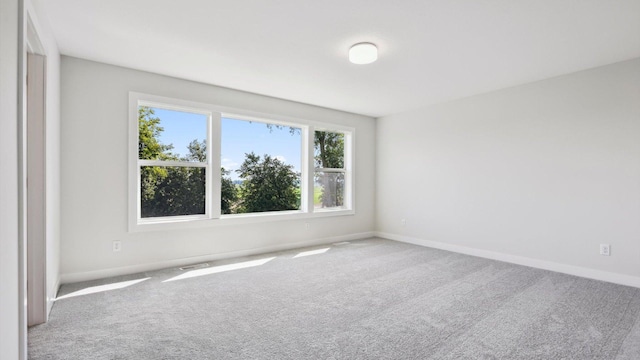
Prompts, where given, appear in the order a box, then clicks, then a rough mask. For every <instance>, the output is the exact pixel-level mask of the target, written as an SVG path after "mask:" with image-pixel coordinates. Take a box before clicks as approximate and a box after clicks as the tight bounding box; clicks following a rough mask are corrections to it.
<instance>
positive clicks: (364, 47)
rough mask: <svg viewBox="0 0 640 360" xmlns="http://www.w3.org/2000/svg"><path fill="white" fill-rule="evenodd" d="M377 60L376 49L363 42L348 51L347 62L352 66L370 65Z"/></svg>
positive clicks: (373, 45)
mask: <svg viewBox="0 0 640 360" xmlns="http://www.w3.org/2000/svg"><path fill="white" fill-rule="evenodd" d="M377 59H378V48H377V47H376V45H375V44H372V43H368V42H363V43H358V44H355V45H353V46H352V47H351V48H350V49H349V61H351V62H352V63H354V64H358V65H364V64H371V63H372V62H374V61H376V60H377Z"/></svg>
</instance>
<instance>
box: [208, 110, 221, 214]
mask: <svg viewBox="0 0 640 360" xmlns="http://www.w3.org/2000/svg"><path fill="white" fill-rule="evenodd" d="M221 147H222V114H221V113H219V112H214V113H212V114H211V122H210V128H209V143H208V144H207V149H208V150H207V152H208V154H207V156H208V159H209V164H210V169H211V171H209V173H210V176H208V177H207V190H208V191H209V195H208V196H207V198H208V200H209V201H210V202H211V204H210V209H211V213H210V214H211V215H210V216H211V217H212V218H214V219H218V218H220V216H221V214H222V209H221V206H222V174H221V173H220V171H221V168H222V159H221V152H222V150H221Z"/></svg>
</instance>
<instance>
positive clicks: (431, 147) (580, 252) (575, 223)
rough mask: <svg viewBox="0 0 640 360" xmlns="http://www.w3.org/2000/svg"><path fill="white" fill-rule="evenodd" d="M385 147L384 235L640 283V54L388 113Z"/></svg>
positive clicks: (380, 128)
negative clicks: (603, 248)
mask: <svg viewBox="0 0 640 360" xmlns="http://www.w3.org/2000/svg"><path fill="white" fill-rule="evenodd" d="M377 145H378V147H377V191H376V194H377V230H378V231H379V232H380V233H381V234H382V235H383V236H386V237H389V238H395V239H399V240H404V241H411V242H415V243H423V244H428V245H430V246H436V247H442V248H449V249H453V250H459V251H463V252H468V253H475V254H478V255H483V256H488V257H495V258H501V259H505V260H510V261H515V262H521V263H525V264H528V265H535V266H538V265H539V266H541V267H547V268H552V269H554V270H560V271H565V272H570V273H576V274H581V275H585V276H591V277H596V278H598V277H600V278H604V279H607V280H610V281H617V282H623V283H629V284H635V285H636V286H640V278H639V277H640V59H635V60H631V61H626V62H622V63H618V64H614V65H610V66H605V67H600V68H596V69H592V70H588V71H582V72H578V73H574V74H570V75H566V76H561V77H557V78H553V79H549V80H544V81H540V82H536V83H532V84H528V85H523V86H518V87H514V88H509V89H505V90H501V91H496V92H492V93H488V94H484V95H479V96H474V97H470V98H465V99H462V100H458V101H452V102H448V103H444V104H440V105H436V106H431V107H426V108H423V109H419V110H415V111H411V112H406V113H402V114H398V115H394V116H388V117H384V118H381V119H378V123H377ZM401 219H406V225H405V226H402V224H401ZM600 243H608V244H611V256H610V257H605V256H600V255H599V254H598V251H599V244H600ZM527 259H529V260H533V261H529V260H527Z"/></svg>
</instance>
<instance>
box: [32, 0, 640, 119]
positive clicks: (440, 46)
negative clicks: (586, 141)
mask: <svg viewBox="0 0 640 360" xmlns="http://www.w3.org/2000/svg"><path fill="white" fill-rule="evenodd" d="M42 3H43V5H44V6H45V8H46V11H47V13H48V15H49V21H50V23H51V26H52V28H53V31H54V34H55V37H56V39H57V41H58V46H59V48H60V51H61V53H62V54H65V55H70V56H75V57H80V58H85V59H90V60H95V61H100V62H105V63H109V64H115V65H121V66H126V67H129V68H134V69H140V70H146V71H151V72H155V73H159V74H165V75H170V76H175V77H179V78H184V79H189V80H195V81H200V82H204V83H209V84H214V85H220V86H225V87H229V88H233V89H240V90H245V91H250V92H254V93H258V94H264V95H270V96H274V97H278V98H283V99H289V100H294V101H299V102H303V103H308V104H314V105H319V106H324V107H328V108H334V109H339V110H344V111H349V112H354V113H359V114H365V115H370V116H376V117H378V116H383V115H388V114H392V113H397V112H401V111H405V110H409V109H414V108H418V107H422V106H426V105H430V104H433V103H437V102H442V101H445V100H450V99H455V98H460V97H464V96H469V95H473V94H478V93H483V92H487V91H492V90H496V89H500V88H504V87H509V86H513V85H518V84H522V83H526V82H531V81H536V80H541V79H545V78H549V77H552V76H557V75H560V74H565V73H569V72H574V71H578V70H583V69H587V68H592V67H596V66H600V65H605V64H609V63H613V62H617V61H622V60H627V59H631V58H635V57H640V0H455V1H454V0H396V1H391V0H321V1H319V0H313V1H312V0H272V1H265V0H229V1H216V0H180V1H175V0H110V1H105V0H49V1H42ZM363 41H368V42H373V43H375V44H377V45H378V48H379V59H378V61H377V62H375V63H373V64H370V65H353V64H351V63H349V61H348V59H347V50H348V48H349V46H350V45H352V44H354V43H357V42H363Z"/></svg>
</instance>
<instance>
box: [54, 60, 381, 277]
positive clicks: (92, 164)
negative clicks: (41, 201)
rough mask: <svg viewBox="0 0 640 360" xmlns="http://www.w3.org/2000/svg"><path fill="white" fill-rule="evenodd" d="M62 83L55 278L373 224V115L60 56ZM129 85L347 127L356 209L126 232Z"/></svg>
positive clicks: (363, 231)
mask: <svg viewBox="0 0 640 360" xmlns="http://www.w3.org/2000/svg"><path fill="white" fill-rule="evenodd" d="M61 89H62V92H61V93H62V133H61V138H62V148H61V155H62V208H61V214H62V247H61V272H62V274H63V275H62V279H63V282H67V281H77V280H83V279H90V278H99V277H103V276H106V275H114V274H120V273H127V272H133V271H140V270H145V269H152V268H158V267H163V266H167V265H168V264H171V265H173V264H178V263H189V262H193V261H198V260H200V259H201V258H198V257H204V258H206V257H212V256H213V257H225V256H231V255H237V254H242V253H243V251H246V253H251V252H257V251H262V250H264V249H274V248H284V247H293V246H299V245H302V244H310V243H314V242H316V241H329V240H331V239H339V238H340V237H345V236H346V237H347V238H349V237H363V236H368V235H371V232H372V231H373V230H374V202H373V198H374V190H375V187H374V167H375V159H374V152H375V148H374V140H375V121H374V120H373V119H372V118H368V117H364V116H360V115H353V114H348V113H344V112H339V111H334V110H328V109H323V108H318V107H313V106H309V105H304V104H299V103H294V102H289V101H284V100H279V99H274V98H269V97H264V96H259V95H255V94H249V93H245V92H240V91H235V90H230V89H225V88H219V87H215V86H209V85H204V84H199V83H195V82H190V81H184V80H179V79H175V78H170V77H166V76H161V75H156V74H151V73H146V72H140V71H136V70H131V69H125V68H121V67H115V66H110V65H105V64H100V63H96V62H91V61H86V60H80V59H76V58H71V57H65V56H63V57H62V88H61ZM129 91H136V92H142V93H148V94H154V95H160V96H167V97H173V98H178V99H186V100H191V101H196V102H203V103H210V104H216V105H222V106H228V107H234V108H241V109H246V110H251V111H257V112H262V113H270V114H279V115H283V116H290V117H296V118H302V119H308V120H312V121H322V122H328V123H335V124H341V125H345V126H350V127H355V128H356V164H355V179H356V184H355V191H356V194H355V195H356V202H357V203H356V214H355V215H353V216H341V217H329V218H315V219H311V220H286V221H285V220H283V221H274V222H263V223H254V224H248V225H241V226H237V225H235V226H234V225H224V226H212V227H207V228H199V229H189V230H171V231H162V232H141V233H128V232H127V204H128V203H127V201H128V199H127V189H128V187H127V184H128V170H127V169H128V167H127V166H128V160H127V156H128V143H127V141H128V130H127V129H128V124H127V122H128V121H129V120H128V112H127V111H128V94H129ZM305 222H309V223H310V229H309V230H306V229H305V226H304V223H305ZM114 240H121V241H122V251H121V252H113V251H112V242H113V241H114ZM190 258H191V259H190Z"/></svg>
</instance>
